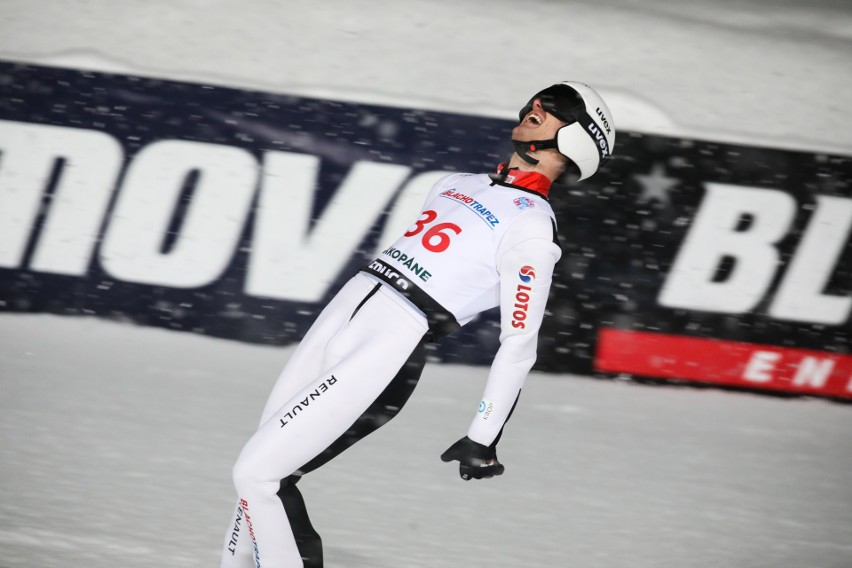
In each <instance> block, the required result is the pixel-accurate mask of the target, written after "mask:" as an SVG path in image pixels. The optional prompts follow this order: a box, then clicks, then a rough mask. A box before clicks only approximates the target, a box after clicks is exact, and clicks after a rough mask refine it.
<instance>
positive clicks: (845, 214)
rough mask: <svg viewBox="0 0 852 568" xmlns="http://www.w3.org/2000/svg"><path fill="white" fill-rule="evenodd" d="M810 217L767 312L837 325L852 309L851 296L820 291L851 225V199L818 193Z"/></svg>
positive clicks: (839, 253)
mask: <svg viewBox="0 0 852 568" xmlns="http://www.w3.org/2000/svg"><path fill="white" fill-rule="evenodd" d="M816 199H817V208H816V211H814V213H813V216H812V217H811V220H810V222H809V223H808V227H807V229H806V231H805V234H804V236H803V237H802V241H801V243H800V244H799V246H798V248H797V249H796V254H795V256H794V257H793V259H792V260H791V262H790V265H789V267H788V268H787V272H786V274H785V275H784V280H783V281H782V283H781V286H780V287H779V288H778V291H777V292H776V294H775V298H774V300H773V302H772V305H771V306H770V308H769V315H771V316H772V317H776V318H779V319H788V320H795V321H804V322H820V323H826V324H834V325H838V324H841V323H843V322H845V321H846V320H847V319H848V317H849V312H850V310H852V297H842V296H830V295H827V294H823V293H822V292H823V290H824V289H825V286H826V284H827V283H828V280H829V278H831V274H832V272H833V271H834V267H835V265H836V264H837V261H838V259H839V258H840V255H841V253H842V252H843V249H844V247H845V246H846V242H847V239H848V238H849V229H850V228H852V199H843V198H840V197H830V196H825V195H820V196H817V198H816Z"/></svg>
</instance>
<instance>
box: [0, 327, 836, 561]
mask: <svg viewBox="0 0 852 568" xmlns="http://www.w3.org/2000/svg"><path fill="white" fill-rule="evenodd" d="M0 336H1V337H2V338H3V341H2V342H0V368H2V371H3V395H2V398H0V417H2V418H0V421H1V422H0V432H2V444H0V527H1V528H2V530H0V550H2V551H3V552H2V555H1V556H0V566H2V567H3V568H11V567H19V566H20V567H22V566H39V567H40V568H54V567H63V568H65V567H68V568H72V567H78V566H87V567H108V566H121V567H122V568H136V567H138V568H148V567H151V566H158V567H159V566H174V567H199V568H200V567H202V566H215V565H217V554H218V550H219V545H220V540H221V537H222V536H223V535H224V530H225V525H226V524H227V521H228V517H229V514H230V509H231V505H232V503H231V501H232V498H233V489H232V487H231V484H230V479H229V472H230V467H231V465H232V462H233V460H234V458H235V457H236V455H237V452H238V451H239V449H240V447H241V446H242V444H243V443H244V441H245V440H246V438H247V437H248V436H249V435H250V433H251V430H252V427H253V426H254V424H255V423H256V420H257V416H258V413H259V412H260V409H261V406H262V404H263V401H264V399H265V396H266V394H267V391H268V389H269V388H270V386H271V384H272V381H273V380H274V377H275V376H276V375H277V372H278V370H279V368H280V366H281V364H282V363H283V361H284V360H285V359H286V357H287V353H288V351H289V350H288V349H281V348H270V347H261V346H254V345H246V344H240V343H235V342H228V341H224V340H219V339H211V338H205V337H199V336H194V335H191V334H186V333H176V332H171V331H167V330H162V329H151V328H136V327H131V326H129V325H126V324H120V323H107V322H103V321H98V320H94V319H80V318H62V317H59V316H50V315H6V316H3V317H2V318H0ZM483 380H484V370H483V369H476V368H469V367H467V368H466V367H457V366H444V365H427V368H426V371H425V373H424V376H423V378H422V380H421V382H420V385H419V386H418V390H417V391H415V393H414V396H413V397H412V400H411V401H410V402H409V404H408V405H407V406H406V407H405V409H404V410H403V411H402V413H401V414H400V415H399V416H398V417H397V418H396V419H395V420H394V421H393V422H391V423H390V424H388V425H387V426H386V427H385V428H383V429H381V430H379V431H378V432H376V433H375V434H374V435H373V436H371V437H368V438H366V439H365V440H363V441H362V442H361V443H360V444H358V445H356V446H354V447H353V448H352V449H350V450H349V451H348V452H347V453H344V454H343V455H341V456H340V457H339V458H338V459H337V460H336V461H333V462H331V463H330V464H328V466H326V467H325V468H323V469H320V470H318V471H316V472H314V473H313V474H311V475H310V476H308V477H306V478H305V479H304V480H303V482H302V483H301V484H300V487H302V490H303V492H304V494H305V496H306V499H307V501H308V503H309V508H310V511H311V514H312V516H313V519H314V521H315V524H316V526H317V527H318V530H319V531H320V533H321V534H322V535H323V537H324V539H325V542H326V549H327V565H328V566H339V567H347V568H367V567H373V568H375V567H387V568H397V567H417V568H421V567H422V568H426V567H430V568H431V567H435V566H492V567H495V568H496V567H506V568H509V567H512V568H516V567H518V566H572V567H573V566H575V567H601V568H610V567H616V566H631V567H635V568H646V567H647V568H657V567H660V566H677V567H685V568H689V567H704V566H731V567H738V568H747V567H772V568H784V567H790V568H793V567H796V568H799V567H803V566H808V567H814V568H816V567H821V568H843V567H846V566H850V564H852V543H850V541H849V534H850V530H852V518H850V514H849V511H850V506H852V484H850V483H849V472H850V471H852V452H850V450H852V445H850V435H849V433H850V432H852V412H850V407H849V406H848V405H841V404H837V403H832V402H827V401H824V400H804V399H792V400H790V399H779V398H771V397H765V396H761V395H751V394H741V393H739V394H738V393H730V392H723V391H718V390H698V389H691V388H686V389H677V388H671V387H659V388H655V387H648V386H640V385H634V384H628V383H623V382H611V381H596V380H592V379H586V378H579V377H570V376H547V375H541V374H536V373H534V374H533V375H532V376H531V377H530V380H529V383H528V386H527V388H526V389H525V391H524V394H523V396H522V398H521V404H519V406H518V409H517V411H516V413H515V416H513V418H512V420H511V422H510V423H509V425H508V426H507V430H506V435H505V436H504V438H503V440H502V441H501V447H500V456H501V459H502V460H503V461H504V463H505V464H506V473H505V475H503V476H502V477H500V478H496V479H492V480H487V481H480V482H464V481H462V480H461V479H459V478H458V474H457V470H456V467H453V466H452V465H449V464H444V463H442V462H441V461H440V459H439V457H438V456H439V455H440V453H441V452H442V451H443V450H444V449H446V447H447V446H449V444H451V443H452V442H454V441H455V440H456V439H457V438H458V437H459V436H461V435H463V434H464V432H465V430H466V428H467V425H468V422H469V420H470V418H471V417H472V413H473V412H474V411H475V409H476V407H477V405H478V403H479V400H480V395H481V392H480V390H481V387H482V384H483Z"/></svg>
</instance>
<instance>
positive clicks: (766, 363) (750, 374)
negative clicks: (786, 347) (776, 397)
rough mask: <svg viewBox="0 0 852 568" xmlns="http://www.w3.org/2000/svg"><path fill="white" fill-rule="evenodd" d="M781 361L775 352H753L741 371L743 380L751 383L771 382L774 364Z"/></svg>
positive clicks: (779, 355)
mask: <svg viewBox="0 0 852 568" xmlns="http://www.w3.org/2000/svg"><path fill="white" fill-rule="evenodd" d="M779 359H781V354H780V353H778V352H776V351H755V352H754V353H752V354H751V358H750V359H749V360H748V363H747V364H746V366H745V370H744V371H743V379H745V380H747V381H751V382H753V383H768V382H769V381H771V380H772V371H773V370H774V369H775V364H776V363H777V362H778V360H779Z"/></svg>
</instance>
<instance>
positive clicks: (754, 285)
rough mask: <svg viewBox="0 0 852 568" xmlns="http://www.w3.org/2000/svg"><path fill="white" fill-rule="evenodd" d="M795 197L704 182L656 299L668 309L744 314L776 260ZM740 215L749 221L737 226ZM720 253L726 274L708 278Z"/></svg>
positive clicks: (755, 300) (753, 303)
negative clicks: (729, 263)
mask: <svg viewBox="0 0 852 568" xmlns="http://www.w3.org/2000/svg"><path fill="white" fill-rule="evenodd" d="M795 210H796V202H795V200H794V199H793V198H792V197H791V196H790V195H788V194H786V193H784V192H783V191H776V190H770V189H755V188H751V187H743V186H736V185H727V184H718V183H708V184H707V193H706V194H705V196H704V199H703V200H702V202H701V208H700V209H699V210H698V213H697V214H696V216H695V220H694V221H693V223H692V227H691V228H690V230H689V234H688V235H687V236H686V239H685V240H684V242H683V245H681V248H680V250H679V251H678V253H677V257H676V258H675V261H674V264H673V265H672V269H671V271H670V272H669V275H668V278H667V279H666V282H665V284H664V285H663V288H662V290H661V291H660V295H659V298H658V301H659V303H660V304H661V305H663V306H667V307H671V308H688V309H695V310H707V311H714V312H725V313H744V312H747V311H749V310H751V309H753V308H754V307H755V306H756V305H757V304H758V302H760V300H761V299H762V298H763V296H764V294H765V293H766V290H767V289H768V288H769V285H770V283H771V282H772V277H773V276H774V275H775V269H776V267H777V265H778V261H779V253H778V249H776V248H775V246H774V245H775V243H777V242H778V241H779V240H781V238H782V237H783V236H784V235H785V234H786V233H787V229H788V228H789V227H790V224H791V223H792V221H793V216H794V214H795ZM743 215H749V216H750V217H751V219H752V222H751V225H750V226H749V227H748V228H747V229H745V230H737V229H738V227H737V225H738V224H739V223H740V221H741V219H742V217H743ZM725 257H731V258H733V259H734V261H735V262H734V266H733V269H732V270H731V274H730V275H729V276H728V278H727V279H726V280H724V281H722V282H714V281H713V278H714V275H715V274H716V271H717V269H718V267H719V265H720V263H721V262H722V261H723V259H724V258H725Z"/></svg>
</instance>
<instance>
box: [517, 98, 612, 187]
mask: <svg viewBox="0 0 852 568" xmlns="http://www.w3.org/2000/svg"><path fill="white" fill-rule="evenodd" d="M518 118H519V119H520V122H519V123H518V125H517V126H516V127H515V128H514V129H513V130H512V144H513V145H514V147H515V154H514V155H513V156H512V159H511V160H510V165H517V166H521V167H523V166H524V164H526V165H527V167H525V168H524V169H527V168H529V167H530V166H532V167H533V168H534V169H538V170H542V173H545V175H548V176H549V177H551V178H552V179H554V178H555V177H558V176H559V174H561V173H562V172H563V171H565V170H566V169H567V168H571V167H574V168H576V170H577V173H578V174H579V179H586V178H588V177H590V176H591V175H592V174H594V173H595V172H596V171H597V169H598V167H599V166H600V164H601V163H602V162H603V161H604V160H606V159H607V158H609V156H610V155H611V154H612V148H613V146H614V144H615V124H614V122H613V119H612V114H611V113H610V111H609V108H608V107H607V106H606V103H604V101H603V99H602V98H601V97H600V95H598V94H597V93H596V92H595V91H594V90H593V89H592V88H591V87H589V86H588V85H586V84H584V83H578V82H575V81H564V82H562V83H557V84H555V85H552V86H550V87H548V88H546V89H544V90H542V91H540V92H538V93H536V94H535V95H533V97H532V98H531V99H530V101H529V102H528V103H527V105H526V106H525V107H524V108H523V109H521V111H520V113H519V114H518ZM554 172H555V173H554Z"/></svg>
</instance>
